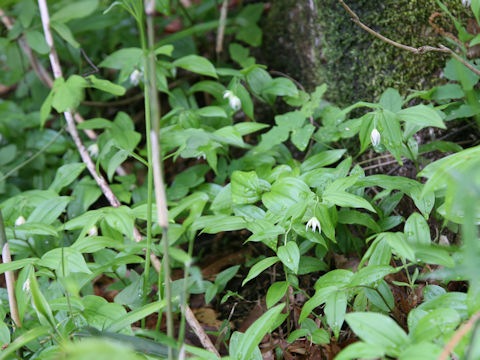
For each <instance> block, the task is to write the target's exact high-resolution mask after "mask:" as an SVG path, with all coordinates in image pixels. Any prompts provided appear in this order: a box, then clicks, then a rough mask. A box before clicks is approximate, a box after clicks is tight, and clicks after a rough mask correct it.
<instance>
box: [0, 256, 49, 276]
mask: <svg viewBox="0 0 480 360" xmlns="http://www.w3.org/2000/svg"><path fill="white" fill-rule="evenodd" d="M38 260H39V259H38V258H35V257H31V258H27V259H21V260H14V261H11V262H7V263H1V264H0V274H3V273H4V272H7V271H14V270H18V269H22V268H24V267H25V266H27V265H29V264H35V263H36V262H37V261H38Z"/></svg>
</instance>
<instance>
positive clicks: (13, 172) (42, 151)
mask: <svg viewBox="0 0 480 360" xmlns="http://www.w3.org/2000/svg"><path fill="white" fill-rule="evenodd" d="M64 131H65V128H64V127H63V128H61V129H60V131H59V132H58V134H57V135H55V136H54V137H53V138H52V139H51V140H50V141H49V142H48V143H47V144H45V146H44V147H42V148H41V149H40V150H38V152H36V153H35V154H34V155H33V156H32V157H31V158H29V159H27V160H25V161H24V162H22V163H21V164H19V165H17V166H15V167H14V168H13V169H12V170H10V171H9V172H8V173H6V174H5V175H4V176H3V177H2V178H0V182H2V181H3V180H5V179H8V178H9V177H10V176H12V175H13V174H15V173H16V172H17V171H18V170H20V169H21V168H23V167H24V166H26V165H28V164H30V163H31V162H32V161H33V160H35V159H36V158H37V157H39V156H40V155H41V154H43V153H44V152H45V151H46V150H47V149H48V148H49V147H50V146H51V145H52V144H53V143H54V142H55V141H57V139H58V138H59V137H60V136H61V135H62V134H63V132H64Z"/></svg>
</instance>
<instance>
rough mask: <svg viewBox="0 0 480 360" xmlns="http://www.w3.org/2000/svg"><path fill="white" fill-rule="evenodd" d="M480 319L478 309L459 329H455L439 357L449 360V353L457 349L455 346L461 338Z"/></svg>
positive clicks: (439, 358)
mask: <svg viewBox="0 0 480 360" xmlns="http://www.w3.org/2000/svg"><path fill="white" fill-rule="evenodd" d="M479 319H480V311H477V312H476V313H475V314H473V315H472V317H471V318H470V319H468V321H467V322H466V323H465V324H463V325H462V326H461V327H460V328H458V330H457V331H455V334H453V336H452V338H451V339H450V341H449V342H448V343H447V344H446V345H445V347H444V348H443V351H442V353H441V354H440V356H439V357H438V360H447V359H448V355H449V354H450V353H451V352H452V351H453V349H455V347H456V346H457V345H458V343H459V342H460V340H462V338H463V337H464V336H465V335H466V334H467V333H468V332H469V331H470V330H471V329H472V327H473V325H475V323H476V322H477V321H478V320H479Z"/></svg>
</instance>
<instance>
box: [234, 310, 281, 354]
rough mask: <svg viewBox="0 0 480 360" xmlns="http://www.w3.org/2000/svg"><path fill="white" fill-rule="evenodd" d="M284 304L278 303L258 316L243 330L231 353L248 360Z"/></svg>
mask: <svg viewBox="0 0 480 360" xmlns="http://www.w3.org/2000/svg"><path fill="white" fill-rule="evenodd" d="M284 307H285V304H279V305H277V306H275V307H274V308H271V309H270V310H268V311H267V312H266V313H265V314H263V315H262V316H260V317H259V318H258V319H257V320H256V321H255V322H254V323H253V324H252V325H251V326H250V327H249V328H248V329H247V331H246V332H245V334H244V336H243V337H242V339H241V340H240V343H239V344H238V347H237V352H236V353H235V354H232V355H233V356H234V357H235V358H236V359H239V360H250V359H251V358H252V357H251V356H252V354H253V351H254V349H255V348H256V347H257V346H258V344H260V341H261V340H262V338H263V337H264V336H265V334H267V333H268V332H270V331H272V330H273V329H272V323H275V322H276V320H277V318H278V316H279V315H280V313H281V312H282V310H283V308H284Z"/></svg>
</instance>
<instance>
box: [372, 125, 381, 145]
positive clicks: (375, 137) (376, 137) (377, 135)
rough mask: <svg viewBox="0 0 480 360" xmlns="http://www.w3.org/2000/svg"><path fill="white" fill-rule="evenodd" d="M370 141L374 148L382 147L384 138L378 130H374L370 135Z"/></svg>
mask: <svg viewBox="0 0 480 360" xmlns="http://www.w3.org/2000/svg"><path fill="white" fill-rule="evenodd" d="M370 141H371V142H372V145H373V146H378V145H380V142H381V141H382V137H381V136H380V133H379V132H378V130H377V129H373V130H372V133H371V134H370Z"/></svg>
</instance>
